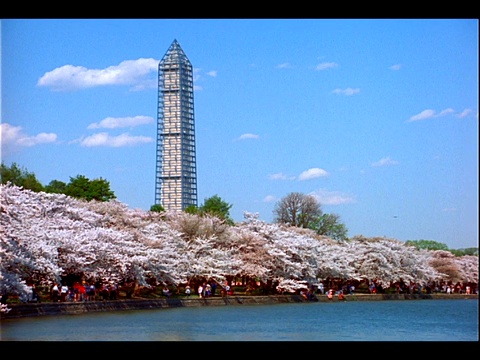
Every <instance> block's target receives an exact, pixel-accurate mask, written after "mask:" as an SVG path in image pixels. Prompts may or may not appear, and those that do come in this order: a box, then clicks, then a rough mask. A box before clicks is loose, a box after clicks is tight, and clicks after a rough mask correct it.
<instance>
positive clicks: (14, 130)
mask: <svg viewBox="0 0 480 360" xmlns="http://www.w3.org/2000/svg"><path fill="white" fill-rule="evenodd" d="M0 136H1V147H2V153H3V154H4V155H5V153H10V152H11V151H16V150H18V148H20V147H31V146H35V145H39V144H48V143H53V142H55V141H57V134H55V133H45V132H42V133H39V134H37V135H34V136H29V135H26V134H24V132H23V129H22V127H21V126H12V125H10V124H8V123H2V124H0Z"/></svg>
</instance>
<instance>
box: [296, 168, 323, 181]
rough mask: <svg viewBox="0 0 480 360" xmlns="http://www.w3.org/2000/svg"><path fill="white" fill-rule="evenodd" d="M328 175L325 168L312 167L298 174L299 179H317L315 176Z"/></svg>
mask: <svg viewBox="0 0 480 360" xmlns="http://www.w3.org/2000/svg"><path fill="white" fill-rule="evenodd" d="M327 175H328V172H326V171H325V170H323V169H320V168H311V169H308V170H306V171H304V172H302V173H301V174H300V175H299V176H298V180H310V179H315V178H318V177H322V176H327Z"/></svg>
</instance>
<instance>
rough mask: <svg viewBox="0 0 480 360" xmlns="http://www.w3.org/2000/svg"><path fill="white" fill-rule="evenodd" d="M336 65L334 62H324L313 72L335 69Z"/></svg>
mask: <svg viewBox="0 0 480 360" xmlns="http://www.w3.org/2000/svg"><path fill="white" fill-rule="evenodd" d="M337 66H338V64H337V63H334V62H324V63H320V64H318V65H317V66H316V67H315V70H327V69H332V68H335V67H337Z"/></svg>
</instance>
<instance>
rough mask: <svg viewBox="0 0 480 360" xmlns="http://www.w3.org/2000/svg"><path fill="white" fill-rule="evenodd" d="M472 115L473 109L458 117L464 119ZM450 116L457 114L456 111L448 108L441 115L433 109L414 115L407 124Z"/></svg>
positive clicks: (463, 112)
mask: <svg viewBox="0 0 480 360" xmlns="http://www.w3.org/2000/svg"><path fill="white" fill-rule="evenodd" d="M471 113H472V110H471V109H465V110H463V111H462V112H461V113H459V114H457V115H456V116H457V117H459V118H464V117H466V116H468V115H470V114H471ZM450 114H455V110H454V109H452V108H446V109H444V110H442V111H440V112H439V113H437V112H436V111H435V110H432V109H426V110H423V111H422V112H420V113H418V114H417V115H413V116H412V117H410V119H408V120H406V122H413V121H420V120H426V119H433V118H437V117H442V116H447V115H450Z"/></svg>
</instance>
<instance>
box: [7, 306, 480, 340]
mask: <svg viewBox="0 0 480 360" xmlns="http://www.w3.org/2000/svg"><path fill="white" fill-rule="evenodd" d="M0 334H1V340H2V341H62V340H63V341H478V340H479V338H478V300H477V299H474V300H472V299H469V300H388V301H372V302H368V301H351V302H334V303H325V302H318V303H300V304H275V305H241V306H217V307H213V306H212V307H183V308H172V309H158V310H135V311H119V312H105V313H103V312H102V313H86V314H80V315H59V316H45V317H34V318H20V319H8V320H2V322H1V333H0Z"/></svg>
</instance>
